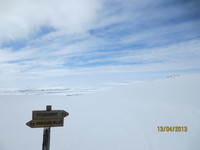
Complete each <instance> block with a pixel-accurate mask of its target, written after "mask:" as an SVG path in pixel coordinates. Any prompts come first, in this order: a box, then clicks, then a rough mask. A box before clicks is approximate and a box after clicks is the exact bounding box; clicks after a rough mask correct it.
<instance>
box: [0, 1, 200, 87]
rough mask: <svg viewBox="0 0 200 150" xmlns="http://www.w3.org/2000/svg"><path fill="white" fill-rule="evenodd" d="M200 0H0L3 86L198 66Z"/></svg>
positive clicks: (131, 76)
mask: <svg viewBox="0 0 200 150" xmlns="http://www.w3.org/2000/svg"><path fill="white" fill-rule="evenodd" d="M199 6H200V1H199V0H176V1H174V0H60V1H56V0H44V1H39V0H16V1H15V2H13V1H11V0H3V1H1V2H0V85H1V86H0V88H4V87H19V86H53V85H81V84H84V85H90V84H104V83H109V82H124V81H134V80H149V79H155V78H161V77H164V76H167V75H171V74H183V73H193V72H199V71H200V59H199V58H200V10H199Z"/></svg>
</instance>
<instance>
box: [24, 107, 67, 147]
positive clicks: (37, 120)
mask: <svg viewBox="0 0 200 150" xmlns="http://www.w3.org/2000/svg"><path fill="white" fill-rule="evenodd" d="M68 115H69V113H68V112H66V111H64V110H51V105H47V106H46V110H37V111H33V112H32V120H31V121H29V122H27V123H26V125H27V126H29V127H31V128H44V133H43V144H42V150H49V148H50V131H51V129H50V127H61V126H63V125H64V117H66V116H68Z"/></svg>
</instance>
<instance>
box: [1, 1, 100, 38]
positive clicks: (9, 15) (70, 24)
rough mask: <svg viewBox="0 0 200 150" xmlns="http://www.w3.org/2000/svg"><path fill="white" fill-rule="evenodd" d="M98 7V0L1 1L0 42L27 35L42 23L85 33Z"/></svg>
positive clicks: (72, 31) (66, 30)
mask: <svg viewBox="0 0 200 150" xmlns="http://www.w3.org/2000/svg"><path fill="white" fill-rule="evenodd" d="M100 9H101V3H100V1H99V0H59V1H57V0H42V1H41V0H1V1H0V41H5V40H16V39H17V38H26V37H27V36H28V35H30V34H34V32H35V31H38V30H39V29H40V27H41V26H51V27H53V28H55V29H58V30H64V31H65V32H67V33H75V32H84V31H86V30H87V29H88V28H89V27H90V25H91V24H92V22H93V21H94V20H95V19H96V17H97V14H98V11H99V10H100Z"/></svg>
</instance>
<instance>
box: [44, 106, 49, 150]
mask: <svg viewBox="0 0 200 150" xmlns="http://www.w3.org/2000/svg"><path fill="white" fill-rule="evenodd" d="M46 110H47V111H51V105H47V106H46ZM50 132H51V128H50V127H45V128H44V132H43V143H42V150H49V149H50Z"/></svg>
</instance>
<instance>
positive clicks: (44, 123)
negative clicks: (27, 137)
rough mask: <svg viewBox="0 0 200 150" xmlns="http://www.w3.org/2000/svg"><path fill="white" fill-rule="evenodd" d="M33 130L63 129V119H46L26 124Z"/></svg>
mask: <svg viewBox="0 0 200 150" xmlns="http://www.w3.org/2000/svg"><path fill="white" fill-rule="evenodd" d="M26 125H27V126H29V127H31V128H41V127H62V126H63V125H64V121H63V119H45V120H31V121H29V122H27V123H26Z"/></svg>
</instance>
